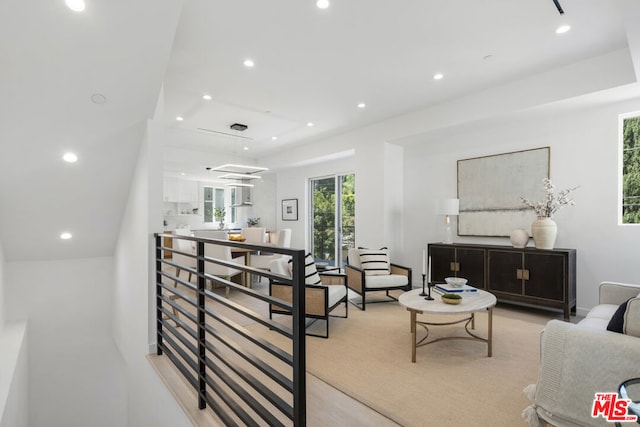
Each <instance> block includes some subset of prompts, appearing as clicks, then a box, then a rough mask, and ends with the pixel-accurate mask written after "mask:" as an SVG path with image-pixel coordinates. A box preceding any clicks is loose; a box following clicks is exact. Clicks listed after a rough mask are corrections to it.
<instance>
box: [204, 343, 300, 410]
mask: <svg viewBox="0 0 640 427" xmlns="http://www.w3.org/2000/svg"><path fill="white" fill-rule="evenodd" d="M207 350H209V351H210V352H211V353H212V354H213V355H214V356H216V357H217V359H218V360H219V361H220V362H222V363H224V364H225V365H226V366H227V367H228V368H229V369H231V370H232V371H233V372H234V373H235V374H236V375H238V376H239V377H240V378H242V379H243V380H244V381H245V382H246V383H247V384H249V385H250V386H251V387H252V388H253V389H254V390H255V391H257V392H258V393H260V394H261V395H262V396H263V397H264V398H265V399H267V401H269V402H270V403H271V404H272V405H273V406H275V407H276V408H278V409H279V410H280V412H283V413H285V414H290V415H288V416H289V417H291V416H293V407H292V406H291V405H290V404H288V403H287V402H286V401H285V400H284V399H282V398H281V397H280V396H278V395H277V394H275V393H274V392H273V391H271V390H270V389H269V388H267V387H266V385H265V384H264V383H262V382H260V381H259V380H257V379H256V377H255V376H254V375H252V374H250V373H249V372H248V371H247V370H246V369H244V368H241V367H240V366H238V365H237V364H234V363H232V362H230V361H229V360H227V359H226V358H225V357H224V355H223V354H222V353H221V352H220V351H219V350H218V349H216V348H215V347H213V346H212V345H210V342H209V341H207ZM261 386H262V387H261ZM292 390H293V385H291V386H290V387H289V388H288V389H287V391H288V392H289V393H291V391H292Z"/></svg>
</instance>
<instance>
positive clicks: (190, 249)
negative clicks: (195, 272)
mask: <svg viewBox="0 0 640 427" xmlns="http://www.w3.org/2000/svg"><path fill="white" fill-rule="evenodd" d="M173 234H174V235H176V236H191V231H189V230H188V229H186V228H176V229H175V230H173ZM173 247H174V248H176V249H177V250H179V251H180V252H186V253H189V254H195V251H194V246H193V242H192V241H190V240H185V239H173ZM171 259H172V260H173V262H174V263H175V264H177V265H176V267H175V268H176V276H177V277H178V278H180V273H181V272H182V270H183V269H182V268H181V267H182V266H184V267H190V268H196V259H195V258H192V257H190V256H187V255H182V254H178V253H175V252H174V253H173V254H172V256H171ZM187 271H188V270H187ZM191 276H192V273H191V271H189V282H190V281H191ZM177 284H178V282H175V284H174V287H175V286H177Z"/></svg>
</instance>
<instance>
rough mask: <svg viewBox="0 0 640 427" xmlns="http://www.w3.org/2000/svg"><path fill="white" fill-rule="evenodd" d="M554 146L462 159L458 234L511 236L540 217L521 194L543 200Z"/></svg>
mask: <svg viewBox="0 0 640 427" xmlns="http://www.w3.org/2000/svg"><path fill="white" fill-rule="evenodd" d="M549 156H550V148H549V147H542V148H535V149H531V150H525V151H516V152H512V153H504V154H498V155H493V156H485V157H476V158H472V159H464V160H458V199H460V213H459V216H458V235H460V236H509V234H510V233H511V231H512V230H514V229H516V228H522V229H525V230H529V231H530V227H531V223H532V222H533V221H534V220H535V219H536V216H535V213H534V212H533V210H531V209H529V208H527V207H526V206H525V205H524V204H523V203H522V201H521V200H520V198H521V197H525V198H528V199H529V200H542V199H544V197H545V193H544V188H543V186H542V180H543V179H544V178H548V177H549Z"/></svg>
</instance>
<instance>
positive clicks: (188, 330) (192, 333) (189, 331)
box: [161, 305, 198, 355]
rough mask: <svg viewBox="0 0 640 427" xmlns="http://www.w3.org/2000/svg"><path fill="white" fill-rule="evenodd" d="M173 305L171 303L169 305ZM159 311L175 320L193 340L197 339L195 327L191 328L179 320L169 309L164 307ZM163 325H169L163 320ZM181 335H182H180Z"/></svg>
mask: <svg viewBox="0 0 640 427" xmlns="http://www.w3.org/2000/svg"><path fill="white" fill-rule="evenodd" d="M171 306H172V307H173V305H171ZM161 311H162V312H163V313H164V314H166V315H167V316H168V317H169V318H170V319H171V320H173V321H174V322H176V324H177V325H178V326H179V327H181V328H182V329H183V330H184V331H185V332H186V333H187V335H188V336H190V337H191V338H192V339H193V340H194V341H197V340H198V334H197V332H196V330H195V329H193V328H192V327H191V326H189V325H187V324H186V323H185V322H183V321H181V320H180V318H178V316H176V315H175V314H173V313H171V312H170V311H169V310H167V309H166V308H164V307H163V308H162V309H161ZM194 317H195V316H194ZM163 325H164V326H170V325H169V323H167V322H163ZM181 336H182V335H181ZM194 355H197V352H196V353H194Z"/></svg>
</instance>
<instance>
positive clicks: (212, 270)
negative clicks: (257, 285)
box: [195, 230, 245, 298]
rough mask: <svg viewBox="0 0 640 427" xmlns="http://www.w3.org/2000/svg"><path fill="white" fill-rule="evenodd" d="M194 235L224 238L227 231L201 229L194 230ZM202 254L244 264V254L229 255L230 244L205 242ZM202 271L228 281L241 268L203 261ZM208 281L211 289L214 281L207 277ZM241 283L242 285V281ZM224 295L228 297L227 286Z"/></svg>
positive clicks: (240, 272) (240, 271) (239, 271)
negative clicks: (237, 255)
mask: <svg viewBox="0 0 640 427" xmlns="http://www.w3.org/2000/svg"><path fill="white" fill-rule="evenodd" d="M195 235H196V237H202V238H207V239H218V240H226V239H227V238H228V233H227V232H226V231H215V230H201V231H196V232H195ZM204 256H205V257H209V258H215V259H218V260H221V261H228V262H233V263H236V264H245V257H244V256H239V257H235V258H233V257H232V256H231V247H230V246H223V245H216V244H214V243H205V245H204ZM204 271H205V273H207V274H210V275H212V276H217V277H220V278H223V279H225V280H229V281H230V280H231V278H232V277H235V276H237V275H239V274H242V270H238V269H235V268H231V267H226V266H224V265H219V264H216V263H213V262H205V264H204ZM243 277H244V275H243ZM241 282H243V281H241ZM209 283H211V288H212V289H213V288H214V285H215V283H216V282H215V281H213V280H211V279H209ZM242 284H243V285H244V283H242ZM225 295H226V297H227V298H228V297H229V287H228V286H226V291H225Z"/></svg>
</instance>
